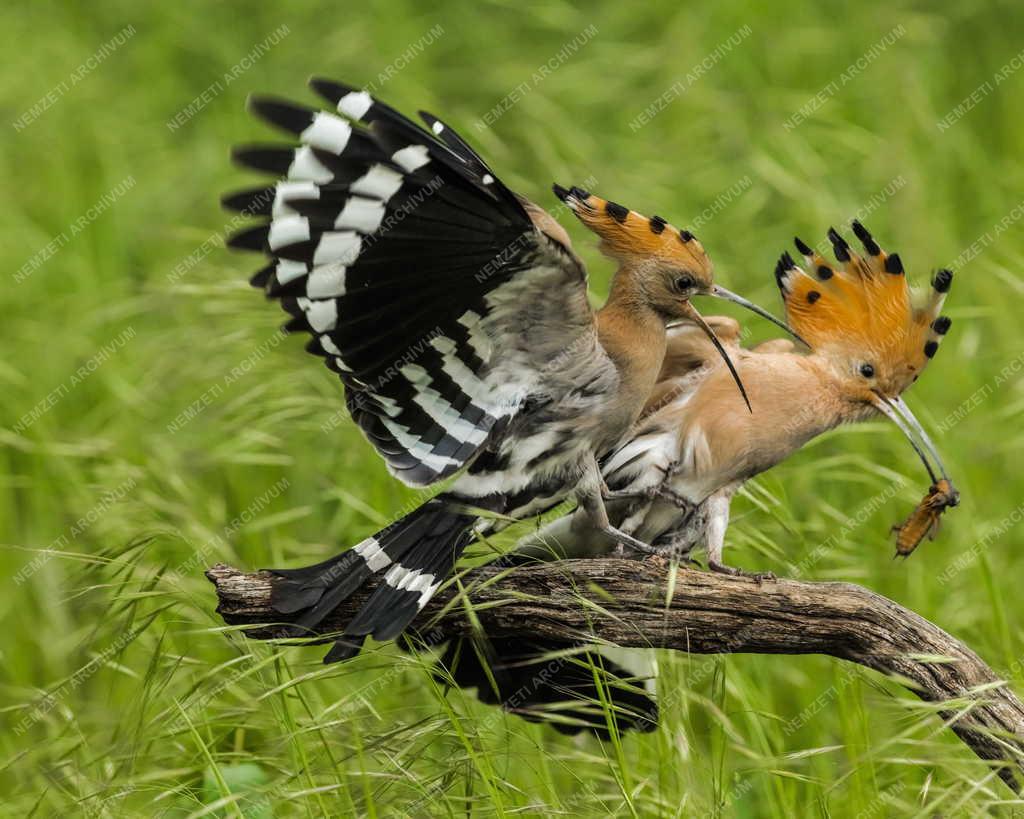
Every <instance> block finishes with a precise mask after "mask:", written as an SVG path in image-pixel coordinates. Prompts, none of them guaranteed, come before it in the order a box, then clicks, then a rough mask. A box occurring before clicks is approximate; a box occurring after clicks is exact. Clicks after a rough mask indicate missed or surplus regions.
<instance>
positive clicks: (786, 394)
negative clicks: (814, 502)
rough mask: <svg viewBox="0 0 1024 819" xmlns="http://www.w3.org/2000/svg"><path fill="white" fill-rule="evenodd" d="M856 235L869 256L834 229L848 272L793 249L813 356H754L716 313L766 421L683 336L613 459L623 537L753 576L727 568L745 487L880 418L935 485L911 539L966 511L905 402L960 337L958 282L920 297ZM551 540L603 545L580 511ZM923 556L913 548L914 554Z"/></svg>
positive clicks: (777, 345) (790, 283) (782, 277)
mask: <svg viewBox="0 0 1024 819" xmlns="http://www.w3.org/2000/svg"><path fill="white" fill-rule="evenodd" d="M853 230H854V233H855V234H856V236H857V237H858V239H860V241H861V243H862V245H863V247H864V254H863V255H862V254H859V253H857V252H856V251H854V250H853V249H852V248H851V247H850V245H849V244H848V243H847V241H846V240H845V239H843V237H842V236H840V235H839V234H838V233H837V232H836V231H835V230H834V229H830V230H829V234H828V236H829V239H830V241H831V244H832V247H833V250H834V253H835V256H836V259H837V260H838V261H839V263H840V266H839V267H838V268H837V267H836V266H834V265H832V264H830V263H829V262H827V261H826V260H825V259H824V258H823V257H822V256H821V255H819V254H818V253H817V252H816V251H814V250H813V249H812V248H811V247H809V246H808V245H807V244H805V243H804V242H802V241H801V240H800V239H796V247H797V250H798V251H799V252H800V253H801V254H802V255H803V256H804V259H805V267H801V266H798V265H797V264H796V262H795V261H794V260H793V258H792V256H791V255H790V254H789V253H785V254H783V256H782V257H781V258H780V259H779V262H778V264H777V266H776V270H775V277H776V281H777V283H778V286H779V290H780V292H781V294H782V299H783V302H784V304H785V312H786V318H787V321H788V323H789V325H790V326H791V327H792V328H793V330H794V331H795V332H796V333H797V334H799V336H800V337H801V338H802V339H804V340H805V341H806V343H807V345H808V346H809V348H810V350H809V352H808V353H803V352H799V351H797V350H796V348H795V347H794V344H793V343H792V342H791V341H789V340H788V339H775V340H773V341H769V342H766V343H764V344H762V345H760V346H759V347H757V348H755V349H753V350H744V349H741V348H740V347H739V345H738V340H739V333H740V328H739V325H738V323H737V322H735V321H734V320H732V319H727V318H718V317H709V319H708V323H709V324H712V325H713V327H714V332H715V333H716V334H717V336H718V337H719V338H720V340H721V342H722V343H723V344H724V345H725V346H726V347H727V350H728V351H729V352H730V354H731V356H732V358H733V360H734V363H735V366H736V369H737V371H738V372H739V375H740V378H741V379H742V381H743V383H744V384H745V385H746V387H747V390H748V393H749V396H750V400H751V402H752V403H754V404H755V405H756V406H757V407H758V412H757V413H756V414H755V415H749V414H748V413H742V412H738V411H737V410H738V409H740V408H742V405H740V406H739V407H738V406H737V404H736V401H735V399H734V397H733V396H732V395H731V394H730V392H729V391H728V390H726V389H723V387H724V386H725V382H724V381H723V378H722V372H721V371H720V369H719V368H718V367H717V366H715V362H714V361H713V360H712V359H711V358H710V357H709V356H708V348H707V345H706V344H705V343H704V342H703V340H702V339H701V338H700V337H698V335H696V334H695V332H694V331H695V330H696V327H695V326H694V325H692V324H689V325H685V324H684V325H681V326H679V327H678V328H676V329H674V330H673V331H672V333H671V335H670V338H669V341H668V344H667V354H666V357H665V361H664V366H663V368H662V372H661V374H660V377H659V381H658V384H657V385H656V387H655V390H654V391H653V392H652V395H651V397H650V399H649V401H648V404H647V406H646V408H645V410H644V411H643V414H642V416H643V417H642V420H641V421H640V422H639V423H638V425H637V426H636V427H635V429H634V430H633V432H632V433H631V435H630V438H629V440H628V441H626V442H625V443H623V444H622V445H621V446H619V447H618V448H617V449H616V450H615V451H614V452H613V453H611V454H610V455H609V456H608V457H607V458H605V459H604V461H603V463H602V468H603V476H604V479H605V481H606V484H607V486H608V487H609V488H610V490H611V491H610V496H612V497H617V498H620V500H616V501H614V502H613V503H612V504H610V505H609V512H610V514H611V518H612V521H613V522H614V523H615V525H616V526H617V527H619V528H621V530H622V531H625V532H627V533H629V534H631V535H632V536H633V537H635V538H637V539H639V540H641V541H643V542H645V543H649V544H653V545H654V547H655V550H656V552H658V553H661V554H662V555H665V556H685V555H687V554H688V553H689V552H690V550H691V549H693V548H694V547H699V546H701V545H703V546H705V547H706V549H707V561H708V567H709V568H710V569H711V570H712V571H719V572H726V573H729V574H745V572H743V571H742V570H740V569H736V568H734V567H730V566H727V565H725V563H724V562H723V559H722V551H723V546H724V542H725V532H726V529H727V527H728V521H729V506H730V503H731V499H732V497H733V495H734V494H735V492H736V491H737V490H738V489H739V487H740V486H742V485H743V483H744V482H745V481H747V480H749V479H750V478H752V477H754V476H755V475H758V474H760V473H761V472H764V471H765V470H767V469H770V468H771V467H773V466H775V465H776V464H778V463H779V462H781V461H782V460H784V459H785V458H787V457H788V456H789V455H791V454H792V453H794V452H796V451H797V450H798V449H799V448H800V447H802V446H803V445H804V444H806V443H807V442H808V441H810V440H811V439H812V438H814V437H816V436H817V435H820V434H822V433H823V432H826V431H828V430H830V429H833V428H834V427H836V426H838V425H839V424H843V423H850V422H857V421H863V420H867V419H870V418H876V417H878V415H879V414H881V415H884V416H885V417H887V418H888V419H890V420H891V421H893V422H894V423H895V424H896V426H897V427H898V428H899V429H900V430H901V431H902V432H903V434H904V435H905V436H906V437H907V438H908V440H909V441H910V443H911V446H912V447H913V448H914V450H915V452H916V453H917V455H918V456H919V457H920V459H921V461H922V462H923V464H924V466H925V469H926V470H927V472H928V476H929V478H930V479H931V483H932V489H931V490H930V491H929V494H928V495H927V496H926V497H925V500H924V501H923V502H922V505H921V507H920V509H919V511H918V513H916V514H915V515H913V516H911V519H910V520H909V521H908V523H907V524H905V525H904V527H905V529H906V532H907V537H910V535H911V534H913V535H914V536H915V537H916V538H917V540H918V541H919V540H920V538H921V537H923V535H924V533H925V532H926V531H928V529H929V527H933V526H934V523H935V520H936V519H937V515H938V513H940V512H941V510H942V509H943V508H945V507H946V506H955V505H956V504H957V503H958V502H959V494H958V493H957V491H956V489H955V488H953V484H952V481H950V480H949V476H948V475H947V474H946V471H945V467H944V466H943V464H942V460H941V458H940V456H939V453H938V451H937V449H936V447H935V445H934V444H933V443H932V441H931V439H930V438H929V436H928V435H927V433H926V432H925V430H924V428H923V427H922V426H921V424H920V423H919V422H918V421H917V419H916V418H915V417H914V415H913V413H912V412H911V411H910V408H909V407H908V406H907V405H906V403H905V402H904V401H903V398H902V397H901V396H902V394H903V392H904V391H905V390H906V389H907V388H908V387H910V385H911V384H913V383H914V382H915V381H917V379H918V377H919V376H920V375H921V373H922V371H923V370H924V368H925V366H926V365H927V364H928V362H929V361H930V360H931V358H932V357H933V356H934V355H935V353H936V351H937V350H938V347H939V343H940V342H941V340H942V338H943V337H944V336H945V334H946V332H947V331H948V330H949V328H950V324H951V321H950V319H949V318H948V317H946V316H941V315H940V314H939V313H940V310H941V308H942V304H943V302H944V300H945V298H946V294H947V293H948V292H949V289H950V285H951V284H952V280H953V274H952V273H951V272H950V271H949V270H939V271H938V272H937V273H936V274H935V275H934V277H933V278H932V280H931V288H930V294H929V295H928V296H927V297H926V298H925V299H924V300H915V299H914V298H913V294H912V292H911V290H910V288H909V286H908V283H907V277H906V274H905V272H904V269H903V262H902V260H901V259H900V257H899V255H898V254H896V253H893V254H887V253H886V252H885V251H883V250H882V249H881V247H879V245H878V243H877V242H876V241H875V240H874V238H873V237H872V236H871V234H870V233H869V232H868V231H867V230H866V229H865V228H864V226H863V225H861V224H860V223H859V222H856V221H855V222H854V223H853ZM638 500H639V502H638ZM918 519H920V521H921V523H918V522H917V521H918ZM549 543H557V544H558V546H559V548H560V549H562V550H564V551H565V552H566V553H567V554H570V555H577V554H582V553H586V552H587V551H588V550H592V549H594V548H595V547H597V541H596V540H595V539H594V537H593V532H592V530H591V528H590V525H589V523H588V521H586V520H585V519H583V518H582V517H580V516H578V515H575V516H572V517H569V518H563V519H560V520H558V521H555V522H553V523H551V524H549V525H548V526H547V527H545V528H544V529H542V530H541V531H540V532H538V533H537V534H536V535H534V536H532V537H531V538H530V543H529V544H524V545H530V546H531V548H533V549H534V550H536V549H539V548H541V546H542V544H549ZM913 545H916V543H914V544H913ZM910 549H912V546H910V545H909V544H901V545H899V553H900V554H905V553H906V552H907V551H909V550H910ZM755 576H756V577H761V578H764V577H765V576H766V575H755Z"/></svg>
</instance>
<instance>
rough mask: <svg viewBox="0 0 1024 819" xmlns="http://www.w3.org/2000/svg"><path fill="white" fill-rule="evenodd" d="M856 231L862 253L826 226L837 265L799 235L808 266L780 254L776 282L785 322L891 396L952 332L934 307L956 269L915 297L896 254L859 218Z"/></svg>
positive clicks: (941, 272)
mask: <svg viewBox="0 0 1024 819" xmlns="http://www.w3.org/2000/svg"><path fill="white" fill-rule="evenodd" d="M853 231H854V233H855V234H856V235H857V238H859V239H860V240H861V242H862V244H863V246H864V251H865V254H866V255H861V254H859V253H857V251H855V250H853V249H852V248H851V247H850V245H849V244H848V243H847V242H846V240H845V239H844V238H843V237H842V236H840V235H839V233H837V232H836V230H835V229H834V228H830V229H829V233H828V237H829V239H830V241H831V243H832V247H833V249H834V252H835V255H836V258H837V259H838V260H839V261H840V263H841V267H839V268H838V269H836V268H835V267H833V266H832V265H831V264H829V262H827V261H826V260H825V259H824V258H823V257H822V256H821V255H820V254H818V253H817V252H816V251H815V250H814V249H813V248H811V247H809V246H808V245H807V244H805V243H804V242H802V241H801V240H800V239H796V247H797V250H799V251H800V253H801V254H803V256H804V258H805V260H806V263H807V268H806V269H804V268H801V267H799V266H798V265H797V264H796V263H795V262H794V261H793V258H792V256H790V255H789V253H785V254H783V255H782V257H781V258H780V259H779V263H778V266H777V267H776V270H775V276H776V280H777V281H778V284H779V289H780V290H781V291H782V297H783V301H784V302H785V306H786V316H787V319H788V321H789V324H790V325H791V326H792V327H793V329H794V330H796V332H797V333H799V334H800V335H801V336H802V337H803V338H804V339H805V340H806V341H807V343H808V344H809V345H810V346H811V348H812V349H814V350H815V351H819V352H823V353H826V354H831V355H833V356H836V357H837V358H841V359H845V360H846V363H848V364H849V366H850V374H851V375H852V376H860V377H861V378H862V379H863V385H864V387H865V388H866V389H870V390H873V391H875V392H878V393H881V394H882V395H884V396H886V397H888V398H895V397H896V396H899V395H900V393H902V392H903V391H904V390H906V389H907V387H909V386H910V385H911V384H912V383H913V382H914V381H916V380H917V377H918V376H919V375H920V374H921V371H922V370H923V369H924V367H925V365H926V364H927V363H928V361H929V360H930V359H931V358H932V356H934V355H935V352H936V350H938V347H939V342H940V341H941V340H942V337H943V336H944V335H945V334H946V332H947V331H948V330H949V327H950V324H951V321H950V319H949V318H947V317H946V316H940V315H939V311H940V310H941V309H942V304H943V302H944V301H945V298H946V294H947V293H948V292H949V288H950V284H951V283H952V281H953V274H952V273H951V272H950V271H949V270H939V271H938V272H937V273H936V274H935V276H934V277H933V278H932V282H931V293H930V294H929V295H928V296H927V297H925V298H915V294H913V293H912V291H911V288H910V287H909V285H908V283H907V276H906V274H905V272H904V269H903V262H902V260H901V259H900V257H899V254H897V253H892V254H888V253H886V252H885V251H884V250H882V248H881V247H879V245H878V243H877V242H876V241H875V240H874V238H872V236H871V234H870V233H868V231H867V230H866V229H865V228H864V226H863V225H862V224H861V223H860V222H857V221H855V222H854V223H853Z"/></svg>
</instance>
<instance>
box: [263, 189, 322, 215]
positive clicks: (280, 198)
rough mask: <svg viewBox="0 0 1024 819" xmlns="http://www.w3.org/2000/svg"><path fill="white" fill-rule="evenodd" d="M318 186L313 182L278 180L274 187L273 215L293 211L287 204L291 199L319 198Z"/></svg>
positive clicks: (286, 213) (288, 213) (291, 212)
mask: <svg viewBox="0 0 1024 819" xmlns="http://www.w3.org/2000/svg"><path fill="white" fill-rule="evenodd" d="M319 198H320V188H318V187H317V186H316V184H315V183H314V182H278V183H277V187H276V188H275V189H274V207H273V209H272V211H271V212H272V214H273V216H275V217H277V216H287V215H290V214H293V213H295V211H294V210H293V209H292V208H290V207H289V206H288V201H289V200H291V199H319Z"/></svg>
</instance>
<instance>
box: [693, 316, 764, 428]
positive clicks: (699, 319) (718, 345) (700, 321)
mask: <svg viewBox="0 0 1024 819" xmlns="http://www.w3.org/2000/svg"><path fill="white" fill-rule="evenodd" d="M685 304H686V314H687V316H688V317H689V318H691V319H693V321H695V322H696V323H697V326H699V327H700V329H701V330H703V331H704V333H705V334H706V335H707V337H708V338H709V339H711V343H712V344H714V345H715V349H716V350H718V354H719V355H720V356H721V357H722V360H723V361H724V362H725V366H726V367H728V368H729V372H730V373H731V374H732V380H733V381H735V382H736V386H737V387H739V390H740V395H742V396H743V401H744V403H746V405H747V409H748V410H749V411H750V412H751V413H753V412H754V408H753V407H751V406H750V399H749V398H747V390H746V389H745V388H744V386H743V382H742V381H740V374H739V373H738V372H736V366H735V365H734V364H733V363H732V359H731V358H729V354H728V353H727V352H726V351H725V347H723V346H722V342H721V341H719V339H718V336H716V335H715V331H714V330H712V329H711V325H709V324H708V323H707V322H706V321H704V317H703V316H702V315H701V314H700V313H698V312H697V308H696V307H694V306H693V305H692V304H690V302H685Z"/></svg>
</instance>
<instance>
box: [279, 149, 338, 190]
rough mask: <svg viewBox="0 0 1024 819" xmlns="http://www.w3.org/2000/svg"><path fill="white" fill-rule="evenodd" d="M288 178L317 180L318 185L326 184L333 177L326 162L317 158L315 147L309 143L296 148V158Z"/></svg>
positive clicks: (289, 169)
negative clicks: (326, 166) (311, 146)
mask: <svg viewBox="0 0 1024 819" xmlns="http://www.w3.org/2000/svg"><path fill="white" fill-rule="evenodd" d="M288 178H289V179H290V180H292V181H305V180H308V181H310V182H316V183H317V184H318V185H326V184H327V183H328V182H330V181H331V180H332V179H334V174H333V173H331V172H330V171H329V170H328V169H327V168H325V167H324V164H323V163H322V162H321V161H320V160H319V159H317V158H316V154H314V153H313V149H312V148H310V147H309V146H308V145H303V146H302V147H301V148H296V149H295V159H293V160H292V164H291V165H290V166H289V168H288Z"/></svg>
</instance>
